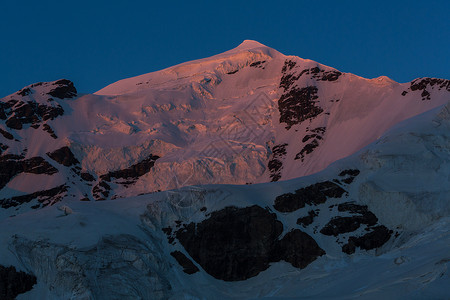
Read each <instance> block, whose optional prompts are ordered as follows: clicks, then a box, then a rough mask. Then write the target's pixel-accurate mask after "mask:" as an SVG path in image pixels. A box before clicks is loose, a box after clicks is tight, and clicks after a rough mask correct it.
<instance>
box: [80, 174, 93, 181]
mask: <svg viewBox="0 0 450 300" xmlns="http://www.w3.org/2000/svg"><path fill="white" fill-rule="evenodd" d="M80 176H81V179H83V180H84V181H95V177H94V176H92V175H91V174H90V173H88V172H81V174H80Z"/></svg>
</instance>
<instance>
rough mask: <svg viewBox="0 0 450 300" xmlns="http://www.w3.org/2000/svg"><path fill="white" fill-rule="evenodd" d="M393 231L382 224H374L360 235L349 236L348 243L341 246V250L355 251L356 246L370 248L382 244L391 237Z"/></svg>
mask: <svg viewBox="0 0 450 300" xmlns="http://www.w3.org/2000/svg"><path fill="white" fill-rule="evenodd" d="M392 233H393V231H392V230H390V229H388V228H387V227H386V226H384V225H380V226H376V227H374V228H372V229H371V230H370V232H369V233H366V234H364V235H362V236H359V237H356V236H351V237H349V239H348V243H347V244H345V245H344V246H342V252H344V253H347V254H352V253H355V250H356V247H358V248H361V249H363V250H371V249H375V248H379V247H381V246H383V245H384V244H385V243H386V242H387V241H389V239H390V238H391V235H392Z"/></svg>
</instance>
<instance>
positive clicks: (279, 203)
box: [274, 181, 346, 212]
mask: <svg viewBox="0 0 450 300" xmlns="http://www.w3.org/2000/svg"><path fill="white" fill-rule="evenodd" d="M345 192H346V191H345V190H344V189H343V188H341V187H340V186H339V185H337V184H336V183H333V182H331V181H324V182H318V183H315V184H313V185H310V186H307V187H304V188H301V189H298V190H296V191H295V193H287V194H283V195H280V196H278V197H277V198H276V199H275V203H274V208H275V209H276V210H278V211H279V212H293V211H296V210H298V209H300V208H303V207H305V205H306V204H309V205H318V204H321V203H325V201H326V200H327V198H340V197H342V195H343V194H344V193H345Z"/></svg>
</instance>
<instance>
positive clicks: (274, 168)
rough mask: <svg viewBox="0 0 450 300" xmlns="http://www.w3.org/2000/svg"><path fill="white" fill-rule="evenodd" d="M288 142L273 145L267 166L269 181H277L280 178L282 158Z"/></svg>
mask: <svg viewBox="0 0 450 300" xmlns="http://www.w3.org/2000/svg"><path fill="white" fill-rule="evenodd" d="M287 146H288V144H280V145H275V146H274V147H273V148H272V156H271V159H270V160H269V162H268V164H267V167H268V168H269V172H270V178H271V181H278V180H280V178H281V170H282V169H283V162H282V161H283V159H284V157H285V156H286V147H287Z"/></svg>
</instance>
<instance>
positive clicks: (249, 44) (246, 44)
mask: <svg viewBox="0 0 450 300" xmlns="http://www.w3.org/2000/svg"><path fill="white" fill-rule="evenodd" d="M261 47H264V48H269V47H267V46H266V45H263V44H261V43H260V42H257V41H253V40H244V41H243V42H242V43H241V44H239V46H237V47H236V48H235V49H237V50H247V49H253V48H261Z"/></svg>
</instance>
